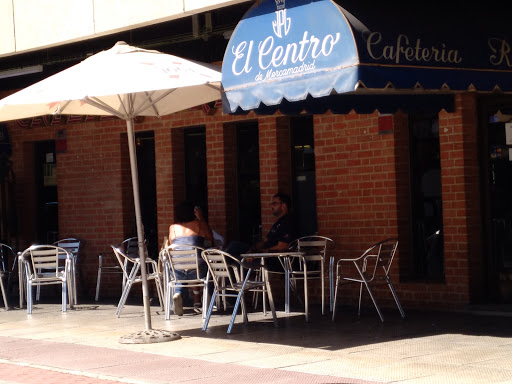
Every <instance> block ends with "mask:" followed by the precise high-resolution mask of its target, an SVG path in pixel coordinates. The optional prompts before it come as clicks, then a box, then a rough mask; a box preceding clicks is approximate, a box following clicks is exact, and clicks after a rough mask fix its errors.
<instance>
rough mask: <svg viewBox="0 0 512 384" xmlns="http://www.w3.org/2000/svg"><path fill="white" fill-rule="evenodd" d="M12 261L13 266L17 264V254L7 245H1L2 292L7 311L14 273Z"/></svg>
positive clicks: (0, 282) (0, 271) (0, 281)
mask: <svg viewBox="0 0 512 384" xmlns="http://www.w3.org/2000/svg"><path fill="white" fill-rule="evenodd" d="M10 259H12V263H13V266H14V264H17V263H16V260H17V256H16V252H14V251H13V249H12V248H11V247H10V246H8V245H7V244H4V243H0V290H1V291H2V299H3V301H4V306H5V310H9V292H10V288H11V276H12V271H11V270H10V268H9V260H10ZM16 273H17V271H16Z"/></svg>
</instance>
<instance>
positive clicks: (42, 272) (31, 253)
mask: <svg viewBox="0 0 512 384" xmlns="http://www.w3.org/2000/svg"><path fill="white" fill-rule="evenodd" d="M22 256H24V257H27V256H28V257H29V259H30V261H29V268H30V271H29V272H30V273H31V274H33V275H34V276H35V277H36V278H37V277H41V276H47V277H51V276H52V275H54V277H60V276H61V275H62V271H63V269H65V263H67V262H68V260H71V258H72V256H71V254H70V253H69V252H68V251H67V250H66V249H64V248H61V247H58V246H56V245H32V246H31V247H29V248H27V249H26V250H25V251H24V252H23V255H22Z"/></svg>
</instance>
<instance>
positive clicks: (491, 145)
mask: <svg viewBox="0 0 512 384" xmlns="http://www.w3.org/2000/svg"><path fill="white" fill-rule="evenodd" d="M508 116H509V117H508V118H510V119H512V115H508ZM500 120H501V121H500ZM486 136H487V137H486V139H487V151H486V152H484V153H486V154H487V156H485V157H484V165H485V163H487V165H486V166H485V169H486V170H487V178H486V179H484V180H485V181H486V184H487V185H486V188H485V191H484V196H485V195H486V201H487V204H486V206H487V212H488V213H487V215H488V217H489V219H488V221H487V222H488V223H489V232H488V236H487V242H488V244H489V245H490V249H491V258H490V259H488V260H487V280H488V289H489V292H488V295H487V296H488V299H490V300H491V301H497V302H503V303H508V304H510V303H512V199H511V198H510V196H512V150H511V148H512V124H510V123H507V122H505V121H503V119H495V116H491V118H490V120H489V122H488V124H487V135H486Z"/></svg>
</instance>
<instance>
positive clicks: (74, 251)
mask: <svg viewBox="0 0 512 384" xmlns="http://www.w3.org/2000/svg"><path fill="white" fill-rule="evenodd" d="M53 245H56V246H57V247H61V248H64V249H65V250H66V251H68V252H69V253H70V254H71V256H72V259H73V262H72V263H71V266H70V268H71V276H70V286H71V297H72V298H73V302H72V304H75V305H76V304H78V293H77V289H76V281H77V275H78V269H77V264H78V255H79V252H80V240H78V239H76V238H74V237H69V238H66V239H61V240H57V241H56V242H55V243H53ZM36 300H39V287H38V289H37V296H36ZM70 304H71V303H70Z"/></svg>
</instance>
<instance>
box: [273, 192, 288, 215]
mask: <svg viewBox="0 0 512 384" xmlns="http://www.w3.org/2000/svg"><path fill="white" fill-rule="evenodd" d="M290 208H291V200H290V197H289V196H288V195H286V194H284V193H276V194H275V195H274V196H273V197H272V214H273V215H274V216H275V217H277V218H279V217H282V216H284V215H286V214H287V213H288V212H290Z"/></svg>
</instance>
